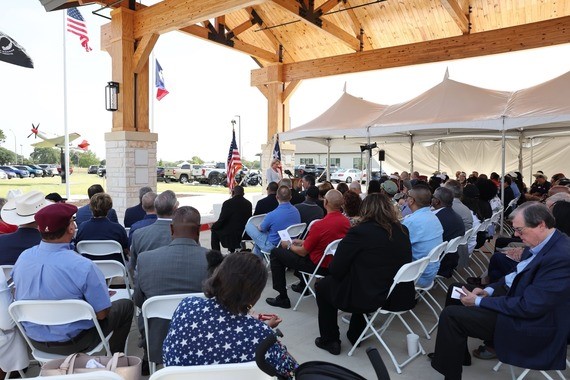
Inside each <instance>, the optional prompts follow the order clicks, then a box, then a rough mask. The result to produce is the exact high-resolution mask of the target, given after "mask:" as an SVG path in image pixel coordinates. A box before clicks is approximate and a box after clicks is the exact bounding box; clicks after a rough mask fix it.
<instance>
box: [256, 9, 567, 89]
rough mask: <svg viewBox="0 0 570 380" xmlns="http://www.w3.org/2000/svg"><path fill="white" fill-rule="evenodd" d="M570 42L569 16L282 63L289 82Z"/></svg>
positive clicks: (260, 75)
mask: <svg viewBox="0 0 570 380" xmlns="http://www.w3.org/2000/svg"><path fill="white" fill-rule="evenodd" d="M565 43H570V16H564V17H559V18H556V19H550V20H545V21H540V22H535V23H531V24H525V25H518V26H514V27H509V28H503V29H496V30H490V31H486V32H480V33H472V34H467V35H461V36H457V37H449V38H442V39H438V40H433V41H427V42H420V43H413V44H408V45H401V46H394V47H389V48H383V49H376V50H371V51H364V52H358V53H352V54H345V55H339V56H334V57H327V58H320V59H315V60H310V61H304V62H297V63H287V64H283V65H282V73H283V74H282V78H281V79H282V81H283V82H291V81H294V80H303V79H310V78H319V77H326V76H331V75H340V74H349V73H355V72H363V71H369V70H380V69H386V68H392V67H402V66H411V65H416V64H422V63H431V62H441V61H449V60H455V59H462V58H471V57H479V56H484V55H490V54H499V53H507V52H513V51H520V50H526V49H534V48H539V47H544V46H553V45H558V44H565ZM269 68H270V67H267V68H263V69H257V70H253V71H252V72H251V84H252V86H259V85H260V84H263V83H267V82H265V80H267V73H264V72H263V70H266V69H269Z"/></svg>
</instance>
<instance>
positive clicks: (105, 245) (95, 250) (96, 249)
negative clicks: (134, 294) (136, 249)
mask: <svg viewBox="0 0 570 380" xmlns="http://www.w3.org/2000/svg"><path fill="white" fill-rule="evenodd" d="M75 248H76V249H77V252H79V253H80V254H81V255H89V256H108V255H112V254H116V253H119V254H120V255H121V257H122V258H123V263H125V265H127V260H126V258H125V254H124V252H123V247H122V246H121V244H120V243H119V242H117V241H115V240H82V241H80V242H79V243H77V245H76V247H75ZM126 279H127V281H128V282H129V283H130V284H132V282H131V277H130V274H129V271H127V277H126ZM125 282H126V281H125Z"/></svg>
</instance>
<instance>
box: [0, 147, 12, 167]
mask: <svg viewBox="0 0 570 380" xmlns="http://www.w3.org/2000/svg"><path fill="white" fill-rule="evenodd" d="M10 162H14V152H12V151H11V150H8V149H6V148H2V147H0V164H2V165H5V164H7V163H10Z"/></svg>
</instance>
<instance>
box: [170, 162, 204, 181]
mask: <svg viewBox="0 0 570 380" xmlns="http://www.w3.org/2000/svg"><path fill="white" fill-rule="evenodd" d="M203 178H204V177H203V175H202V165H198V164H184V165H182V166H179V167H178V166H177V167H170V168H165V169H164V182H170V181H176V182H180V183H188V182H193V181H201V180H202V179H203Z"/></svg>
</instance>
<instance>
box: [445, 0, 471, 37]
mask: <svg viewBox="0 0 570 380" xmlns="http://www.w3.org/2000/svg"><path fill="white" fill-rule="evenodd" d="M440 1H441V5H443V8H444V9H445V10H446V11H447V13H449V15H450V16H451V18H452V19H453V21H455V23H456V24H457V26H459V29H461V32H462V33H463V34H468V33H469V29H470V28H469V19H468V18H467V15H466V14H465V11H463V9H461V7H460V6H459V3H458V2H457V0H440Z"/></svg>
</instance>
